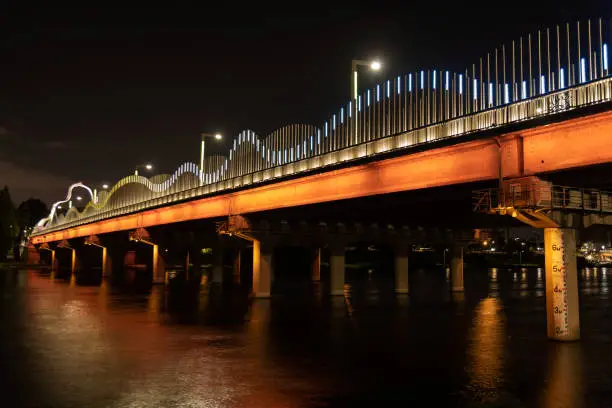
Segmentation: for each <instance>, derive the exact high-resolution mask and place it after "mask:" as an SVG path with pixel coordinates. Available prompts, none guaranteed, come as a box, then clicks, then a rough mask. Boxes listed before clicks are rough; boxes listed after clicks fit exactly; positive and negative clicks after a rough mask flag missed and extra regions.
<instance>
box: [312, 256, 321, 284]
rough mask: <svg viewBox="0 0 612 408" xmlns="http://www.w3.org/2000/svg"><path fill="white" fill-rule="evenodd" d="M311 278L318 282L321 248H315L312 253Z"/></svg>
mask: <svg viewBox="0 0 612 408" xmlns="http://www.w3.org/2000/svg"><path fill="white" fill-rule="evenodd" d="M311 271H312V280H313V281H314V282H319V281H320V280H321V248H316V249H315V250H314V251H313V254H312V264H311Z"/></svg>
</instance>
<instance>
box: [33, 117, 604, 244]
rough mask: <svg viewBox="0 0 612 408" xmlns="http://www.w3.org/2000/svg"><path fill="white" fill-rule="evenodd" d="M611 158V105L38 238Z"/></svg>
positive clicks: (79, 234)
mask: <svg viewBox="0 0 612 408" xmlns="http://www.w3.org/2000/svg"><path fill="white" fill-rule="evenodd" d="M609 162H612V112H605V113H600V114H596V115H591V116H586V117H582V118H577V119H571V120H567V121H565V122H561V123H557V124H551V125H545V126H540V127H536V128H533V129H530V130H525V131H521V132H519V133H512V134H505V135H501V136H500V137H497V138H488V139H483V140H476V141H470V142H466V143H461V144H457V145H453V146H448V147H441V148H436V149H431V150H427V151H424V152H420V153H414V154H408V155H405V156H402V157H397V158H392V159H386V160H381V161H378V162H373V163H369V164H363V165H358V166H354V167H350V168H345V169H340V170H333V171H328V172H325V173H321V174H316V175H310V176H305V177H301V178H298V179H293V180H287V181H281V182H278V183H274V184H270V185H267V186H263V187H256V188H252V189H248V190H244V191H239V192H233V193H228V194H224V195H220V196H216V197H209V198H202V199H198V200H193V201H190V202H185V203H180V204H175V205H171V206H168V207H163V208H158V209H153V210H146V211H142V212H140V213H137V214H131V215H125V216H120V217H116V218H113V219H109V220H103V221H98V222H94V223H91V224H87V225H82V226H78V227H72V228H68V229H65V230H62V231H56V232H50V233H48V234H44V235H40V236H36V237H33V238H32V242H33V243H35V244H39V243H43V242H53V241H60V240H63V239H68V238H76V237H84V236H89V235H98V234H104V233H109V232H114V231H121V230H130V229H135V228H138V227H149V226H155V225H163V224H170V223H174V222H181V221H189V220H195V219H203V218H212V217H223V216H227V215H228V214H229V209H230V208H231V212H232V214H246V213H252V212H258V211H264V210H273V209H278V208H285V207H293V206H299V205H306V204H316V203H322V202H328V201H334V200H342V199H349V198H358V197H365V196H372V195H377V194H386V193H393V192H400V191H409V190H416V189H421V188H430V187H441V186H448V185H452V184H460V183H467V182H475V181H484V180H491V179H496V178H498V177H499V174H500V166H501V174H502V175H503V177H518V176H523V175H535V174H538V173H545V172H550V171H558V170H564V169H569V168H573V167H580V166H589V165H596V164H602V163H609Z"/></svg>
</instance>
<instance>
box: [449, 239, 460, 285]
mask: <svg viewBox="0 0 612 408" xmlns="http://www.w3.org/2000/svg"><path fill="white" fill-rule="evenodd" d="M451 290H452V291H453V292H463V247H462V246H460V245H454V246H453V254H452V258H451Z"/></svg>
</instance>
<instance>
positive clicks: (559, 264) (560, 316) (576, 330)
mask: <svg viewBox="0 0 612 408" xmlns="http://www.w3.org/2000/svg"><path fill="white" fill-rule="evenodd" d="M575 234H576V232H575V230H574V229H570V228H545V230H544V245H545V262H546V311H547V322H548V336H549V338H551V339H556V340H577V339H579V338H580V319H579V310H578V273H577V266H576V235H575ZM143 242H145V243H147V244H149V245H151V246H152V256H153V259H152V269H153V271H152V272H153V281H154V282H156V283H161V282H164V281H165V278H166V276H165V275H166V273H165V262H164V257H163V256H162V255H161V254H160V250H159V246H158V245H157V244H154V243H152V242H147V241H144V240H143ZM252 244H253V271H252V273H253V290H252V292H253V296H254V297H269V296H270V292H271V287H272V281H273V279H274V276H273V266H272V263H273V255H272V254H273V250H274V248H273V247H272V246H270V245H267V244H262V242H261V241H259V240H253V242H252ZM89 245H95V246H97V247H99V248H100V249H101V252H100V256H101V257H102V276H104V277H107V276H110V274H111V271H112V269H113V264H112V259H111V258H112V257H111V254H110V253H109V249H108V248H107V247H105V246H103V245H101V244H99V243H92V242H90V243H89ZM43 250H45V251H50V252H51V254H50V263H51V265H50V266H51V267H52V268H53V269H56V268H57V266H58V265H57V264H58V257H57V251H71V254H70V258H69V259H70V271H71V272H72V273H74V272H75V270H76V269H77V266H78V264H79V260H78V257H77V250H76V249H74V248H71V247H70V246H69V245H66V244H60V245H58V246H57V247H55V249H53V248H52V247H48V246H46V247H44V248H41V249H40V250H39V251H43ZM39 251H37V250H36V249H35V248H34V247H31V248H28V262H29V263H34V262H38V261H39V260H40V253H39ZM330 252H331V253H330V259H329V265H330V294H331V295H343V294H344V293H345V292H344V286H345V249H344V247H343V246H341V245H336V246H332V247H331V251H330ZM132 255H133V254H132ZM63 258H64V259H66V258H65V256H63ZM198 260H199V254H198V256H196V257H194V265H195V264H197V268H198V269H199V266H200V262H199V261H198ZM115 261H116V262H117V261H120V260H117V259H116V260H115ZM121 261H125V260H121ZM240 263H241V257H240V251H237V255H236V256H235V258H234V265H233V269H234V273H233V275H234V281H236V282H239V280H240ZM122 264H123V262H122V263H121V265H122ZM186 264H187V268H186V271H188V265H189V255H187V260H186ZM212 264H213V265H212V273H211V275H212V276H211V281H212V282H213V283H221V282H222V281H223V250H222V249H221V248H220V247H217V248H215V249H214V250H213V263H212ZM117 266H119V265H117ZM408 270H409V250H408V247H407V246H406V247H405V248H404V247H401V248H398V249H397V250H396V254H395V290H396V292H397V293H398V294H406V293H408V292H409V279H408ZM311 272H312V279H313V280H314V281H319V280H320V279H321V249H320V248H317V249H315V250H314V251H313V255H312V268H311ZM450 272H451V277H450V280H451V290H453V291H463V287H464V286H463V248H462V247H461V246H459V245H457V246H455V247H454V248H453V250H452V257H451V260H450Z"/></svg>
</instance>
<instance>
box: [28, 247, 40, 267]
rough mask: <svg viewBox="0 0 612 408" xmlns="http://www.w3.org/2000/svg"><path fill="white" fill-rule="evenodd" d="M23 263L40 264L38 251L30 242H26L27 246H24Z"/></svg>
mask: <svg viewBox="0 0 612 408" xmlns="http://www.w3.org/2000/svg"><path fill="white" fill-rule="evenodd" d="M25 263H26V265H38V264H40V252H39V250H38V249H36V247H35V246H34V245H32V244H28V246H27V247H26V254H25Z"/></svg>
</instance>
